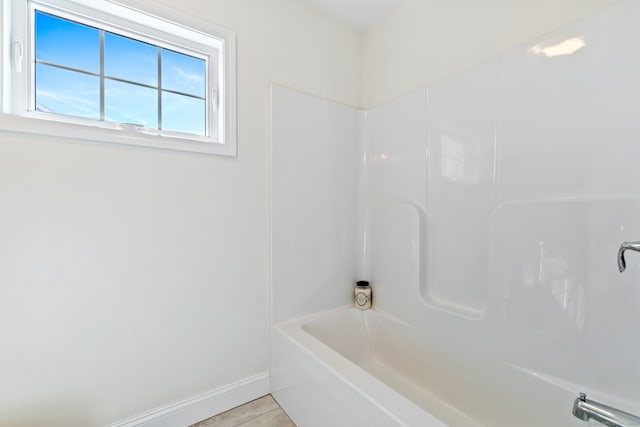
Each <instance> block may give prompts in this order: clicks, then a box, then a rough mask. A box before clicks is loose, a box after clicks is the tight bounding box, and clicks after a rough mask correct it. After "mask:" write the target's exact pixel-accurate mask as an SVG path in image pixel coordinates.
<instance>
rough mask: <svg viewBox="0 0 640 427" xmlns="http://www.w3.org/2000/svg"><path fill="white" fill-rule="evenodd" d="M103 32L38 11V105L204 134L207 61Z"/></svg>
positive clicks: (43, 108) (55, 110)
mask: <svg viewBox="0 0 640 427" xmlns="http://www.w3.org/2000/svg"><path fill="white" fill-rule="evenodd" d="M103 33H104V38H103V42H104V58H103V64H104V67H103V69H101V66H100V63H101V58H100V51H101V47H100V45H101V30H99V29H96V28H93V27H90V26H87V25H83V24H79V23H76V22H73V21H69V20H66V19H63V18H59V17H55V16H52V15H49V14H47V13H44V12H40V11H36V14H35V46H36V68H35V82H36V88H35V97H36V100H35V101H36V108H37V110H38V111H45V112H50V113H56V114H64V115H69V116H77V117H82V118H89V119H95V120H107V121H114V122H121V123H134V124H138V125H143V126H146V127H149V128H162V129H164V130H171V131H178V132H187V133H194V134H199V135H204V134H205V133H206V101H205V93H206V61H205V60H203V59H200V58H196V57H193V56H189V55H185V54H182V53H179V52H175V51H173V50H169V49H165V48H159V47H158V46H154V45H152V44H148V43H145V42H142V41H138V40H134V39H131V38H128V37H124V36H121V35H117V34H114V33H111V32H108V31H103ZM159 61H160V64H159ZM159 73H160V74H159ZM101 81H102V82H103V83H102V87H103V88H104V92H103V93H102V94H101ZM159 83H160V85H159ZM101 99H103V102H101Z"/></svg>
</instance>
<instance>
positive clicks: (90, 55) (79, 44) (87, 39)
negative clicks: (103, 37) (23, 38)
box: [35, 11, 100, 73]
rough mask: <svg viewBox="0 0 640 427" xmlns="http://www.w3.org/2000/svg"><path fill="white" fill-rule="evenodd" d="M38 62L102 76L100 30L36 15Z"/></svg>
mask: <svg viewBox="0 0 640 427" xmlns="http://www.w3.org/2000/svg"><path fill="white" fill-rule="evenodd" d="M35 19H36V29H35V33H36V34H35V36H36V59H37V60H41V61H48V62H53V63H55V64H59V65H65V66H67V67H73V68H78V69H81V70H85V71H91V72H93V73H98V72H100V34H99V32H98V30H97V29H95V28H92V27H88V26H86V25H82V24H77V23H75V22H72V21H68V20H66V19H62V18H57V17H54V16H51V15H47V14H46V13H42V12H39V11H36V16H35Z"/></svg>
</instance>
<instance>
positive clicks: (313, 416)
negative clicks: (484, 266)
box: [272, 308, 589, 427]
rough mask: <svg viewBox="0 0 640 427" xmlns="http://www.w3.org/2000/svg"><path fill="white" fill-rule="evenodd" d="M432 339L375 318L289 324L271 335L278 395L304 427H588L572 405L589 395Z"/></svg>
mask: <svg viewBox="0 0 640 427" xmlns="http://www.w3.org/2000/svg"><path fill="white" fill-rule="evenodd" d="M436 327H437V326H436ZM435 340H436V338H434V337H433V336H430V335H428V334H425V333H421V332H420V331H417V330H416V329H415V328H413V327H411V326H410V325H407V324H405V323H403V322H400V321H397V320H394V319H391V318H389V317H387V316H384V315H381V314H379V313H377V312H375V311H372V310H370V311H359V310H355V309H351V308H345V309H339V310H334V311H330V312H325V313H320V314H317V315H313V316H310V317H305V318H301V319H296V320H292V321H288V322H285V323H283V324H280V325H278V326H276V327H275V328H274V336H273V357H272V390H273V395H274V396H275V398H276V400H277V401H278V402H279V403H280V404H281V405H282V407H283V408H284V409H285V411H287V412H288V413H289V415H290V416H291V417H292V419H293V420H294V421H295V422H296V424H297V425H298V426H299V427H314V426H318V427H320V426H323V427H326V426H331V427H339V426H345V427H347V426H349V427H352V426H355V427H358V426H380V427H390V426H416V427H417V426H420V427H441V426H455V427H478V426H484V427H502V426H505V427H506V426H518V427H543V426H548V427H558V426H563V427H564V426H576V427H580V426H582V427H584V426H586V425H587V424H585V423H583V422H581V421H579V420H578V419H576V418H575V417H573V416H572V414H571V406H572V403H573V400H574V399H575V397H576V396H577V393H578V391H587V392H588V391H589V390H578V388H580V387H579V386H576V385H574V384H569V383H567V382H564V381H562V380H560V379H557V378H551V377H548V376H545V375H544V374H542V373H539V372H533V371H530V370H527V369H524V368H521V367H514V366H511V365H507V364H505V363H504V362H496V361H495V360H488V359H486V358H485V357H484V356H479V354H480V352H479V351H476V349H474V348H473V346H472V345H469V346H465V343H461V344H459V345H455V344H453V343H451V344H448V342H447V341H446V340H445V341H438V342H435ZM483 353H484V352H483Z"/></svg>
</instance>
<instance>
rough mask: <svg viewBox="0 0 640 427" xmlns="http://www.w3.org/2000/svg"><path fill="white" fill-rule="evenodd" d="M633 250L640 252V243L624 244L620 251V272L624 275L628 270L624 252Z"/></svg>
mask: <svg viewBox="0 0 640 427" xmlns="http://www.w3.org/2000/svg"><path fill="white" fill-rule="evenodd" d="M626 250H631V251H635V252H640V242H624V243H623V244H622V245H620V249H618V270H619V271H620V273H622V272H623V271H624V270H626V268H627V262H626V261H625V259H624V252H625V251H626Z"/></svg>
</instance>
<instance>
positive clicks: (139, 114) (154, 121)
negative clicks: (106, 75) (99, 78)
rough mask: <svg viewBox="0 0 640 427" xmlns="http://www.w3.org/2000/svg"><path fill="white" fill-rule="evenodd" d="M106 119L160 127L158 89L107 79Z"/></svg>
mask: <svg viewBox="0 0 640 427" xmlns="http://www.w3.org/2000/svg"><path fill="white" fill-rule="evenodd" d="M104 115H105V120H108V121H112V122H119V123H134V124H137V125H143V126H146V127H148V128H155V129H157V128H158V90H157V89H149V88H146V87H142V86H138V85H133V84H129V83H122V82H117V81H114V80H108V79H106V80H105V82H104Z"/></svg>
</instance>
